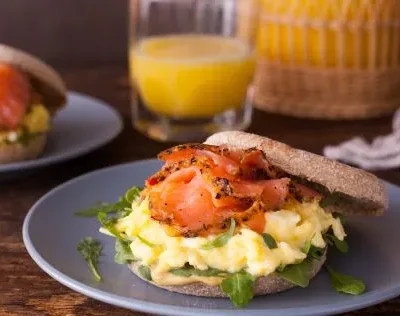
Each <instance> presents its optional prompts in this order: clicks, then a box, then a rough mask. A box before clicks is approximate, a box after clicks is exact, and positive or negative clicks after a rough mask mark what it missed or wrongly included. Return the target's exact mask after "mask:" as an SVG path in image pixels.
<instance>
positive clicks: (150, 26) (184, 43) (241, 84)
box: [129, 0, 256, 142]
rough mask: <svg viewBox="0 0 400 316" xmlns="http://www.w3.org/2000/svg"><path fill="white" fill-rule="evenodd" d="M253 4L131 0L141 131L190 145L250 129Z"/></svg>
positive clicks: (243, 0)
mask: <svg viewBox="0 0 400 316" xmlns="http://www.w3.org/2000/svg"><path fill="white" fill-rule="evenodd" d="M249 3H251V1H248V0H130V11H129V12H130V30H129V65H130V67H129V68H130V80H131V86H132V89H131V91H132V93H131V107H132V109H131V110H132V124H133V126H134V127H135V128H136V129H138V130H139V131H141V132H143V133H144V134H145V135H147V136H149V137H150V138H153V139H156V140H160V141H177V142H188V141H199V140H204V138H205V137H207V136H208V135H210V134H212V133H215V132H217V131H223V130H241V129H245V128H246V127H248V125H249V124H250V122H251V115H252V104H251V103H252V102H251V94H250V93H248V91H249V89H248V88H249V85H250V83H251V81H252V78H253V73H254V68H255V53H254V45H253V44H254V32H255V29H256V28H254V25H253V23H252V19H253V16H252V15H250V14H249V15H243V12H245V10H243V7H244V6H246V5H248V4H249ZM239 8H240V10H239ZM239 16H240V18H239ZM246 17H247V18H246ZM247 19H248V20H247Z"/></svg>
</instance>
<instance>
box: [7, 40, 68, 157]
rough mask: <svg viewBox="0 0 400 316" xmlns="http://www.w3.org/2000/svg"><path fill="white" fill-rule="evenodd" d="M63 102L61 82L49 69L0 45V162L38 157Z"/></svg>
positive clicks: (63, 94) (45, 65)
mask: <svg viewBox="0 0 400 316" xmlns="http://www.w3.org/2000/svg"><path fill="white" fill-rule="evenodd" d="M65 103H66V87H65V83H64V81H63V80H62V78H61V76H60V75H59V74H58V73H57V72H56V71H55V70H54V69H53V68H51V67H50V66H48V65H47V64H45V63H44V62H42V61H40V60H39V59H38V58H36V57H34V56H32V55H29V54H27V53H25V52H23V51H20V50H17V49H15V48H12V47H9V46H6V45H0V164H5V163H11V162H17V161H22V160H29V159H34V158H36V157H38V156H39V155H40V154H41V153H42V152H43V150H44V148H45V145H46V141H47V134H48V132H49V130H50V129H51V118H52V116H53V115H54V114H55V113H56V112H57V111H58V110H59V109H60V108H61V107H63V106H64V105H65Z"/></svg>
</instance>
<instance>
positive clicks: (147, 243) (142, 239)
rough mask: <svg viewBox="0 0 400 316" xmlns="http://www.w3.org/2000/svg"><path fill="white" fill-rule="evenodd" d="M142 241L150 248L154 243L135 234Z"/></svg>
mask: <svg viewBox="0 0 400 316" xmlns="http://www.w3.org/2000/svg"><path fill="white" fill-rule="evenodd" d="M136 237H137V238H138V239H139V240H140V241H141V242H142V243H144V244H145V245H147V246H149V247H150V248H153V247H155V246H156V245H155V244H153V243H152V242H150V241H148V240H147V239H144V238H143V237H141V236H140V235H137V236H136Z"/></svg>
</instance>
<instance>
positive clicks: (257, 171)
mask: <svg viewBox="0 0 400 316" xmlns="http://www.w3.org/2000/svg"><path fill="white" fill-rule="evenodd" d="M159 158H160V159H161V160H163V161H165V165H164V166H163V167H162V169H161V170H160V171H159V172H157V173H156V174H155V175H153V176H151V177H150V178H149V179H148V180H147V181H146V188H145V190H144V191H143V195H144V196H147V197H148V198H149V202H150V210H151V216H152V218H153V219H155V220H157V221H159V222H161V223H163V224H165V225H168V226H169V227H171V228H172V229H170V230H167V231H168V232H172V233H171V235H174V236H186V237H193V236H207V235H209V234H216V233H220V232H223V231H226V230H227V229H228V228H229V227H228V226H229V222H230V219H231V218H234V219H235V221H236V223H237V225H238V226H246V227H248V228H250V229H252V230H254V231H256V232H258V233H262V232H263V229H264V227H265V215H264V214H265V212H268V211H274V210H277V209H279V208H281V207H282V206H283V205H284V204H285V202H286V201H287V199H288V198H289V196H290V195H291V194H292V195H293V194H294V193H295V195H302V194H303V195H305V196H309V197H317V196H318V195H317V193H316V192H315V191H313V190H311V189H309V188H308V187H306V186H303V185H298V184H297V183H293V181H292V180H291V179H290V178H289V177H288V176H287V175H285V174H284V172H282V171H281V170H280V169H278V168H276V167H274V166H272V165H271V164H270V163H269V162H268V161H267V159H266V157H265V155H264V154H263V153H262V152H261V151H260V150H258V149H249V150H245V151H239V150H231V149H228V148H227V147H223V146H221V147H217V146H211V145H204V144H188V145H180V146H176V147H173V148H171V149H168V150H166V151H163V152H162V153H160V155H159ZM293 192H294V193H293Z"/></svg>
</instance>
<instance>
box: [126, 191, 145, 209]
mask: <svg viewBox="0 0 400 316" xmlns="http://www.w3.org/2000/svg"><path fill="white" fill-rule="evenodd" d="M140 192H142V189H141V188H139V187H132V188H130V189H129V190H128V191H126V193H125V195H124V198H125V201H126V202H127V203H129V206H131V205H132V203H133V202H134V201H136V200H137V198H138V197H139V195H140Z"/></svg>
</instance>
